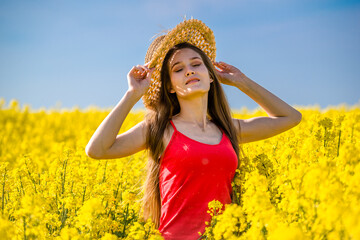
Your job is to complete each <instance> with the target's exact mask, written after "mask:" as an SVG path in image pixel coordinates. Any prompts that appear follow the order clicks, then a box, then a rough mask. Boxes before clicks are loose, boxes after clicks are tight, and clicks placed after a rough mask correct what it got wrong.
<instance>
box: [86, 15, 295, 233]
mask: <svg viewBox="0 0 360 240" xmlns="http://www.w3.org/2000/svg"><path fill="white" fill-rule="evenodd" d="M215 49H216V48H215V40H214V36H213V33H212V31H211V30H210V29H209V28H208V27H207V26H206V25H205V24H203V23H202V22H201V21H199V20H195V19H191V20H187V21H184V22H182V23H180V24H178V25H177V26H176V27H175V28H174V29H172V30H171V31H170V32H169V33H167V34H166V35H165V36H160V37H158V38H156V39H155V40H154V41H153V43H152V44H151V46H150V47H149V49H148V52H147V55H146V58H145V62H147V64H145V65H137V66H135V67H133V68H132V69H131V70H130V72H129V73H128V76H127V78H128V85H129V88H128V90H127V92H126V93H125V95H124V97H123V98H122V99H121V100H120V102H119V103H118V104H117V105H116V106H115V108H114V109H113V110H112V111H111V112H110V114H109V115H108V116H107V117H106V118H105V120H104V121H103V122H102V123H101V124H100V126H99V127H98V129H97V130H96V131H95V133H94V135H93V136H92V138H91V140H90V141H89V143H88V145H87V146H86V153H87V154H88V156H90V157H92V158H95V159H105V158H121V157H125V156H128V155H131V154H134V153H136V152H138V151H141V150H144V149H147V150H148V151H149V161H148V176H147V179H146V182H145V185H144V186H145V194H144V199H143V201H144V214H145V218H152V220H153V221H154V222H155V224H156V226H157V227H158V228H159V231H160V232H161V233H162V235H163V236H164V238H165V239H197V238H198V237H199V234H198V232H202V233H203V232H204V229H205V221H209V219H210V216H209V214H208V213H207V208H208V202H209V201H212V200H214V199H216V200H218V201H220V202H222V203H223V204H228V203H231V200H232V199H231V198H232V190H231V181H232V179H233V177H234V174H235V170H236V168H237V167H238V166H239V144H243V143H247V142H251V141H257V140H261V139H265V138H268V137H271V136H274V135H276V134H279V133H281V132H283V131H286V130H288V129H290V128H292V127H294V126H295V125H297V124H298V123H299V122H300V120H301V114H300V113H299V112H298V111H297V110H295V109H294V108H292V107H291V106H289V105H288V104H286V103H285V102H283V101H282V100H281V99H279V98H278V97H276V96H275V95H273V94H272V93H270V92H269V91H267V90H266V89H264V88H263V87H261V86H260V85H258V84H257V83H255V82H254V81H252V80H251V79H249V78H248V77H247V76H245V75H244V74H243V73H242V72H241V71H240V70H239V69H237V68H236V67H234V66H231V65H229V64H226V63H224V62H215V52H216V50H215ZM215 67H216V68H215ZM220 83H223V84H227V85H231V86H234V87H237V88H238V89H239V90H241V91H242V92H244V93H245V94H247V95H248V96H249V97H251V98H252V99H253V100H254V101H255V102H257V103H258V104H259V105H260V106H261V107H262V108H263V109H264V110H265V111H266V112H267V114H268V115H269V116H268V117H258V118H252V119H246V120H242V119H233V118H231V113H230V109H229V106H228V103H227V101H226V98H225V95H224V93H223V90H222V87H221V84H220ZM141 97H142V98H143V100H144V104H145V106H146V107H147V108H148V109H149V114H148V115H147V117H146V119H145V120H144V121H142V122H140V123H139V124H137V125H136V126H134V127H133V128H131V129H130V130H128V131H127V132H124V133H122V134H120V135H117V133H118V132H119V130H120V128H121V125H122V123H123V121H124V119H125V118H126V116H127V115H128V113H129V112H130V110H131V109H132V107H133V106H134V104H135V103H136V102H137V101H138V100H139V99H140V98H141Z"/></svg>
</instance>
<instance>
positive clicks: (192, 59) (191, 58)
mask: <svg viewBox="0 0 360 240" xmlns="http://www.w3.org/2000/svg"><path fill="white" fill-rule="evenodd" d="M194 59H201V58H199V57H192V58H190V60H194ZM179 63H180V62H176V63H174V64H173V65H172V67H171V69H173V68H174V67H175V65H177V64H179Z"/></svg>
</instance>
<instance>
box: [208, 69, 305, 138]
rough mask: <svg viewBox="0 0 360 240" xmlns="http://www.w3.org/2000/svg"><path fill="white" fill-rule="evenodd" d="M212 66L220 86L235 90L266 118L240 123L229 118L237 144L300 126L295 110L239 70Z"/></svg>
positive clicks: (297, 113) (298, 113)
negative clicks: (214, 68) (262, 112)
mask: <svg viewBox="0 0 360 240" xmlns="http://www.w3.org/2000/svg"><path fill="white" fill-rule="evenodd" d="M214 65H215V66H216V67H217V69H216V71H217V76H218V78H219V80H220V81H221V83H223V84H227V85H231V86H234V87H237V88H238V89H240V90H241V91H242V92H244V93H245V94H246V95H248V96H249V97H250V98H252V99H253V100H254V101H255V102H256V103H258V104H259V105H260V106H261V107H262V108H263V109H264V110H265V112H266V113H267V114H268V115H269V117H255V118H250V119H244V120H243V119H233V120H234V124H235V126H236V127H237V130H238V133H239V139H240V142H241V143H246V142H252V141H257V140H261V139H265V138H269V137H272V136H275V135H277V134H279V133H282V132H284V131H286V130H288V129H290V128H292V127H294V126H296V125H297V124H299V123H300V121H301V117H302V115H301V113H300V112H299V111H297V110H296V109H294V108H293V107H291V106H290V105H288V104H287V103H286V102H284V101H282V100H281V99H280V98H278V97H277V96H275V95H274V94H272V93H271V92H269V91H268V90H266V89H265V88H263V87H262V86H260V85H259V84H257V83H256V82H254V81H252V80H251V79H250V78H248V77H247V76H245V74H243V73H242V72H241V71H240V70H239V69H237V68H236V67H234V66H232V65H230V64H227V63H224V62H216V63H214Z"/></svg>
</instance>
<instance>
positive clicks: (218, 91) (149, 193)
mask: <svg viewBox="0 0 360 240" xmlns="http://www.w3.org/2000/svg"><path fill="white" fill-rule="evenodd" d="M183 48H190V49H192V50H194V51H195V52H197V53H199V54H200V56H201V58H202V60H203V62H204V64H205V66H206V68H207V69H208V71H209V75H210V77H211V79H213V82H212V83H211V84H210V90H209V93H208V116H209V117H210V119H211V120H212V122H214V123H215V124H216V125H217V126H218V127H219V128H221V129H222V130H223V131H224V132H225V134H226V135H227V137H228V138H229V139H230V141H231V144H232V146H233V148H234V150H235V152H236V155H237V156H238V166H240V162H239V142H238V137H237V134H236V129H235V126H234V124H233V121H232V118H231V112H230V107H229V104H228V102H227V100H226V97H225V94H224V91H223V89H222V87H221V84H220V82H219V80H218V78H217V76H216V74H215V68H214V66H213V64H212V63H211V60H210V59H209V58H208V57H207V56H206V54H205V53H204V52H203V51H202V50H200V49H199V48H197V47H196V46H194V45H192V44H189V43H186V42H184V43H180V44H177V45H175V46H174V47H173V48H171V49H170V50H169V51H168V53H167V54H166V56H165V58H164V61H163V64H162V68H161V74H160V78H161V88H160V97H159V100H158V102H157V104H156V106H155V109H154V110H152V111H151V112H149V114H148V115H147V116H146V123H147V135H146V146H147V149H148V151H149V160H148V163H147V178H146V181H145V184H144V197H143V199H142V201H143V209H144V218H145V219H148V218H151V219H152V221H153V222H154V223H155V226H156V228H158V227H159V223H160V213H161V199H160V188H159V172H160V160H161V155H162V153H163V152H164V150H165V149H164V144H163V136H164V132H165V129H166V128H167V127H168V125H169V120H170V119H171V118H172V116H174V115H176V114H177V113H179V112H180V104H179V101H178V99H177V97H176V94H175V93H170V91H169V89H170V87H171V81H170V73H169V69H168V64H167V63H168V61H169V59H170V58H171V57H172V56H173V54H174V53H175V52H176V51H177V50H179V49H183ZM232 195H233V194H232Z"/></svg>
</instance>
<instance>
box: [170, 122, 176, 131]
mask: <svg viewBox="0 0 360 240" xmlns="http://www.w3.org/2000/svg"><path fill="white" fill-rule="evenodd" d="M170 123H171V125H172V127H173V128H174V131H177V130H176V127H175V124H174V123H173V121H172V120H170Z"/></svg>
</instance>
